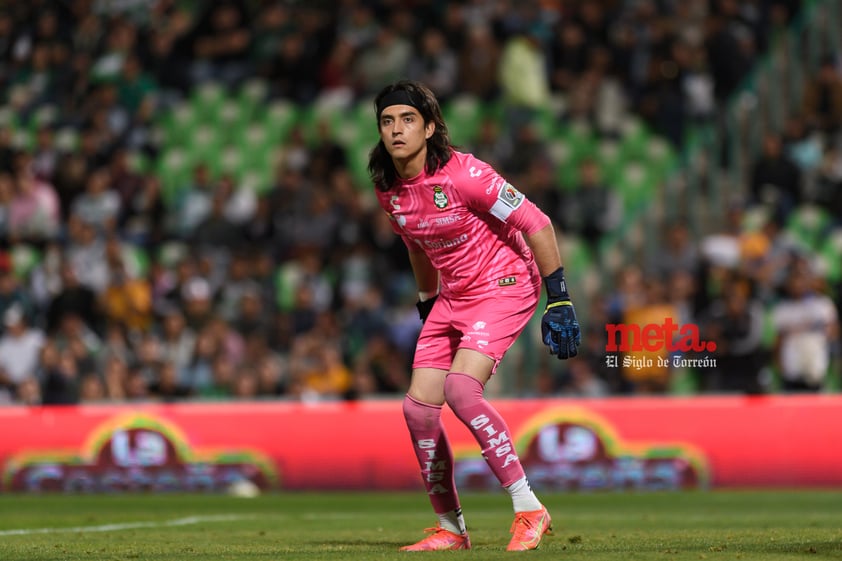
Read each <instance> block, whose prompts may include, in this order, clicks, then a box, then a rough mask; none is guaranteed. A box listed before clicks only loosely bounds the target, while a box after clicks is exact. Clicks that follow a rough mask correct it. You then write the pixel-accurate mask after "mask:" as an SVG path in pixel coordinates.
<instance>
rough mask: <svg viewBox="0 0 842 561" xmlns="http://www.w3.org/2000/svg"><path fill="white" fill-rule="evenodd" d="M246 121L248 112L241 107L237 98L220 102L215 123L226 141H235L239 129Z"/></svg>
mask: <svg viewBox="0 0 842 561" xmlns="http://www.w3.org/2000/svg"><path fill="white" fill-rule="evenodd" d="M248 122H249V115H248V112H247V111H245V110H244V109H243V106H242V105H241V104H240V102H239V101H238V100H236V99H226V100H225V101H223V102H222V103H221V104H220V106H219V112H218V113H217V119H216V121H215V123H216V125H217V127H219V129H220V130H221V131H222V133H223V136H224V138H225V141H226V142H234V141H236V139H237V136H238V135H239V133H240V131H241V130H242V129H243V128H245V127H246V125H247V124H248Z"/></svg>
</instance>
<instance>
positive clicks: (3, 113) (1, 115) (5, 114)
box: [0, 105, 20, 130]
mask: <svg viewBox="0 0 842 561" xmlns="http://www.w3.org/2000/svg"><path fill="white" fill-rule="evenodd" d="M6 127H8V128H10V129H13V130H14V129H17V128H18V127H20V121H19V119H18V112H17V111H15V110H14V109H12V108H11V107H9V106H8V105H3V106H2V107H0V128H6Z"/></svg>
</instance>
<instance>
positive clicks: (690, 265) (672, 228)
mask: <svg viewBox="0 0 842 561" xmlns="http://www.w3.org/2000/svg"><path fill="white" fill-rule="evenodd" d="M658 241H659V244H658V246H659V247H658V249H657V251H654V252H653V254H652V256H651V258H650V262H649V263H648V264H647V268H646V270H647V273H648V274H650V275H653V276H655V277H657V278H661V279H666V278H668V277H669V276H671V275H673V274H674V273H676V272H679V271H682V272H686V273H689V274H691V275H695V274H696V273H697V271H698V269H699V259H700V256H699V250H698V247H697V244H696V243H695V242H694V240H693V239H692V237H691V236H690V230H689V228H688V227H687V224H686V222H684V221H681V220H677V221H674V222H671V223H669V224H667V225H666V226H665V227H664V233H663V234H662V235H661V236H659V237H658Z"/></svg>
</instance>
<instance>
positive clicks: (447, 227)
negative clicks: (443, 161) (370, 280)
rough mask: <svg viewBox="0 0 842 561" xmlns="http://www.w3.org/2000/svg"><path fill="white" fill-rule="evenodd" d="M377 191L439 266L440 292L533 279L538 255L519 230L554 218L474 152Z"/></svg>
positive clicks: (403, 232) (399, 228)
mask: <svg viewBox="0 0 842 561" xmlns="http://www.w3.org/2000/svg"><path fill="white" fill-rule="evenodd" d="M375 191H376V193H377V198H378V201H379V202H380V205H381V206H382V207H383V209H384V210H385V211H386V212H387V213H389V216H390V218H391V221H392V227H393V228H394V229H395V232H397V233H398V234H399V235H400V236H401V237H402V238H403V240H404V242H405V243H406V244H407V246H408V247H409V249H410V251H418V249H414V250H413V246H415V247H416V248H421V249H422V250H423V251H424V253H426V254H427V256H428V257H429V258H430V261H431V262H432V264H433V266H434V267H435V268H436V269H438V271H439V273H440V275H441V287H440V291H441V294H442V295H443V296H445V297H448V298H452V297H455V296H474V295H483V294H485V295H487V294H488V292H489V291H490V290H493V289H495V288H498V287H504V286H511V285H515V284H521V283H524V284H526V285H529V286H532V285H533V284H534V283H535V282H536V279H537V278H538V272H537V267H536V265H535V260H534V258H533V256H532V252H531V251H530V250H529V247H528V246H527V245H526V242H525V241H524V239H523V236H522V235H521V232H523V233H526V234H533V233H535V232H537V231H538V230H540V229H541V228H543V227H545V226H546V225H548V224H549V223H550V220H549V218H548V217H547V216H546V215H545V214H544V213H543V212H541V211H540V210H538V209H537V207H536V206H535V205H534V204H533V203H532V202H531V201H529V200H528V199H526V198H525V197H524V195H523V194H522V193H521V192H519V191H518V190H517V189H515V188H514V187H513V186H512V185H510V184H509V183H508V182H507V181H506V180H505V179H503V178H502V177H501V176H500V175H499V174H498V173H497V172H496V171H494V169H493V168H492V167H491V166H489V165H488V164H486V163H485V162H483V161H481V160H478V159H477V158H475V157H474V156H472V155H471V154H464V153H461V152H454V153H453V156H452V157H451V158H450V161H449V162H448V163H447V165H446V166H444V167H443V168H442V169H440V170H439V171H437V172H435V173H432V174H428V173H427V172H426V171H424V172H422V173H420V174H419V175H418V176H416V177H414V178H412V179H408V180H399V181H398V182H397V183H396V185H395V186H393V187H392V189H390V190H389V191H385V192H384V191H381V190H379V189H375ZM524 288H525V287H524Z"/></svg>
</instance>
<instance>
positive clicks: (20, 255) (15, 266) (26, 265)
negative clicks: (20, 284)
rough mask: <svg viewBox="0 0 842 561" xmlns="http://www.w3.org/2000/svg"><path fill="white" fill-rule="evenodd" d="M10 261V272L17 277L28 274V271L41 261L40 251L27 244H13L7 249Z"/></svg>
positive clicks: (20, 277) (23, 276)
mask: <svg viewBox="0 0 842 561" xmlns="http://www.w3.org/2000/svg"><path fill="white" fill-rule="evenodd" d="M9 252H10V256H11V261H12V272H14V274H15V276H16V277H18V278H19V279H23V278H26V277H28V276H29V273H31V272H32V270H33V269H34V268H35V267H36V266H37V265H38V264H39V263H40V262H41V257H42V253H41V251H40V250H39V249H38V248H36V247H34V246H31V245H29V244H21V243H18V244H14V245H12V247H11V249H10V250H9Z"/></svg>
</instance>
